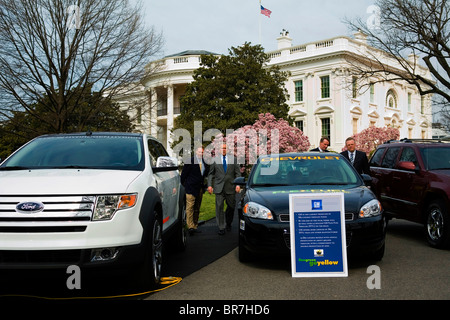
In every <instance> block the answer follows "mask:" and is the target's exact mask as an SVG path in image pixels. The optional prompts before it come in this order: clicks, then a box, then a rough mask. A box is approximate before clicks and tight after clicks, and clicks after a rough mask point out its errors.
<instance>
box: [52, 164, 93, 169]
mask: <svg viewBox="0 0 450 320" xmlns="http://www.w3.org/2000/svg"><path fill="white" fill-rule="evenodd" d="M53 168H54V169H90V168H91V167H86V166H77V165H70V166H60V167H59V166H58V167H53Z"/></svg>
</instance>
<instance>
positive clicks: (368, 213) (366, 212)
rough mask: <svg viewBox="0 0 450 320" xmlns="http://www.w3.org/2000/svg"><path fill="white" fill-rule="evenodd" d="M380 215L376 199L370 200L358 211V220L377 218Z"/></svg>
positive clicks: (379, 206)
mask: <svg viewBox="0 0 450 320" xmlns="http://www.w3.org/2000/svg"><path fill="white" fill-rule="evenodd" d="M380 214H381V204H380V202H379V201H378V200H376V199H373V200H370V201H369V202H367V203H366V204H365V205H363V206H362V207H361V209H360V210H359V217H360V218H369V217H374V216H378V215H380Z"/></svg>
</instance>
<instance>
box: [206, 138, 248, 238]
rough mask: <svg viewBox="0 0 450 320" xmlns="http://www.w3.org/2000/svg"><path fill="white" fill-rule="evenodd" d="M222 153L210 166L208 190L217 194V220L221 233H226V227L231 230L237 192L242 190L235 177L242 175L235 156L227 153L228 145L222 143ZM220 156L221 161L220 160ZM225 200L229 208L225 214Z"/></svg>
mask: <svg viewBox="0 0 450 320" xmlns="http://www.w3.org/2000/svg"><path fill="white" fill-rule="evenodd" d="M221 151H222V155H220V156H219V157H218V158H217V160H216V162H215V163H213V164H211V165H210V167H209V174H208V192H209V193H210V194H211V193H214V194H215V195H216V221H217V226H218V227H219V235H224V234H225V228H226V229H227V230H231V222H232V221H233V216H234V208H235V205H236V193H239V192H240V190H241V189H240V187H239V186H234V184H233V182H234V179H235V178H237V177H240V176H241V168H240V166H239V165H238V164H236V163H234V162H233V159H234V157H232V156H229V155H228V154H227V145H226V144H225V143H224V144H222V148H221ZM219 158H220V161H219V160H218V159H219ZM224 201H226V203H227V210H226V213H225V214H224V212H223V207H224Z"/></svg>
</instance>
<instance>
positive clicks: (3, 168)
mask: <svg viewBox="0 0 450 320" xmlns="http://www.w3.org/2000/svg"><path fill="white" fill-rule="evenodd" d="M29 169H30V168H27V167H21V166H12V167H0V170H2V171H14V170H29Z"/></svg>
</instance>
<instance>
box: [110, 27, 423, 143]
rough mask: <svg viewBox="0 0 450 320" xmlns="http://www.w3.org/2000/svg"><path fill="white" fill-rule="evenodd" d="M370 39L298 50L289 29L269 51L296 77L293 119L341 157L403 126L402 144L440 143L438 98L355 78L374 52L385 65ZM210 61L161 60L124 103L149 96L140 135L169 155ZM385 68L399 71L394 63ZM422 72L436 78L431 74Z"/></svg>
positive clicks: (188, 57) (184, 55) (292, 80)
mask: <svg viewBox="0 0 450 320" xmlns="http://www.w3.org/2000/svg"><path fill="white" fill-rule="evenodd" d="M365 38H366V37H365V35H364V34H361V33H358V34H356V35H355V38H349V37H344V36H341V37H336V38H332V39H327V40H323V41H318V42H313V43H307V44H302V45H297V46H293V45H292V39H291V38H290V37H289V34H288V32H286V31H284V30H283V32H282V33H281V35H280V37H279V38H278V39H277V41H278V50H276V51H272V52H267V54H268V55H269V57H270V62H269V65H278V66H279V67H280V68H281V70H282V71H289V72H290V77H289V79H288V81H287V83H286V88H287V89H288V93H289V101H288V104H289V106H290V111H289V116H290V117H291V118H293V119H294V121H295V125H296V126H297V127H299V128H300V129H301V130H302V131H303V132H304V133H305V134H306V135H307V136H308V137H309V140H310V142H311V144H312V147H314V146H317V145H318V143H319V140H320V138H321V137H322V136H327V137H329V139H330V149H331V150H334V151H341V149H342V147H343V146H344V144H345V139H346V138H347V137H349V136H351V135H353V134H354V133H357V132H360V131H362V130H363V129H365V128H368V127H369V126H377V127H385V126H393V127H396V128H398V129H399V130H400V134H401V137H402V138H404V137H406V138H431V137H432V127H431V123H432V115H431V97H421V96H420V94H419V92H418V90H417V89H416V88H415V87H414V86H413V85H410V84H408V83H407V82H405V81H384V82H378V81H379V80H381V79H377V78H375V77H374V78H373V79H372V80H370V82H369V83H366V84H365V86H362V85H361V84H360V83H359V81H358V78H357V77H354V76H353V75H352V72H351V69H352V65H351V64H350V63H349V61H348V59H347V58H348V57H349V56H355V57H357V56H360V57H369V56H370V54H369V53H371V54H373V53H375V54H379V57H381V58H380V59H383V58H382V57H383V54H382V52H378V50H377V49H375V48H372V47H370V46H369V45H368V44H367V43H366V39H365ZM202 54H210V52H206V51H184V52H181V53H178V54H175V55H171V56H166V57H165V58H163V59H161V60H158V61H154V62H153V63H151V64H149V65H148V66H146V68H151V69H152V70H153V71H152V72H149V74H150V75H149V76H148V77H147V78H145V79H144V80H143V82H142V83H143V86H142V87H140V89H139V90H138V92H135V93H134V94H133V95H129V96H127V97H120V98H119V97H118V101H119V102H120V103H122V104H124V103H125V104H130V103H133V101H135V100H136V97H138V96H143V95H144V96H145V97H146V103H145V105H144V106H143V108H144V110H142V111H144V112H143V116H142V117H139V119H138V121H137V122H138V123H137V124H138V126H137V129H138V130H140V131H145V132H149V133H151V134H152V135H153V136H155V137H157V138H158V139H160V140H161V141H162V142H163V143H165V144H166V146H167V147H168V149H169V151H170V142H171V132H170V130H171V129H172V128H173V123H174V119H175V117H176V116H177V115H178V114H179V113H180V97H182V96H183V94H184V92H185V90H186V86H187V84H188V83H190V82H192V81H193V78H192V75H193V71H194V70H195V69H197V68H198V67H199V66H200V56H201V55H202ZM382 61H383V62H384V63H386V64H390V65H391V66H393V67H395V62H394V61H389V60H386V59H384V60H382ZM418 69H419V70H420V71H421V72H422V73H423V74H424V75H426V76H427V77H428V78H431V75H430V73H429V71H428V69H426V68H424V67H421V66H419V67H418ZM372 81H373V82H372ZM140 108H141V107H140ZM199 120H201V119H199ZM255 120H256V119H255Z"/></svg>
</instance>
